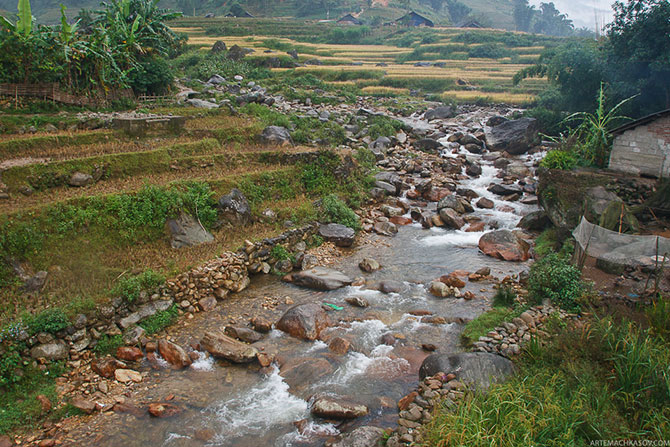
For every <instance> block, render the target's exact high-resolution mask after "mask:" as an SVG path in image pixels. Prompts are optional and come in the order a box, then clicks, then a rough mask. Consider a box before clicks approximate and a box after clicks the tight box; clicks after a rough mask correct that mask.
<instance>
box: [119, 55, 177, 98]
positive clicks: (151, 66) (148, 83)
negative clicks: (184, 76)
mask: <svg viewBox="0 0 670 447" xmlns="http://www.w3.org/2000/svg"><path fill="white" fill-rule="evenodd" d="M173 81H174V74H173V73H172V68H171V67H170V64H169V63H168V62H167V61H166V60H165V59H163V58H161V57H147V58H145V59H143V60H141V61H139V63H138V64H137V65H136V66H135V67H133V68H132V69H131V70H130V71H129V73H128V84H129V85H130V87H131V88H132V89H133V91H134V92H135V93H147V94H153V95H162V94H163V93H165V92H166V91H167V90H168V89H169V88H170V86H171V85H172V83H173Z"/></svg>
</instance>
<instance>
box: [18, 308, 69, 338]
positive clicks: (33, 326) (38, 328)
mask: <svg viewBox="0 0 670 447" xmlns="http://www.w3.org/2000/svg"><path fill="white" fill-rule="evenodd" d="M23 324H24V325H25V327H26V328H27V330H28V333H29V334H31V335H32V334H37V333H39V332H48V333H49V334H55V333H56V332H58V331H60V330H63V329H65V328H66V327H68V326H69V325H70V320H69V319H68V318H67V315H65V312H63V310H62V309H59V308H53V309H46V310H43V311H42V312H40V313H38V314H37V315H29V316H26V317H24V318H23Z"/></svg>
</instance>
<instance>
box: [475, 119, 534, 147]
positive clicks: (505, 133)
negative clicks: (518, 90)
mask: <svg viewBox="0 0 670 447" xmlns="http://www.w3.org/2000/svg"><path fill="white" fill-rule="evenodd" d="M485 134H486V144H487V146H488V148H489V150H491V151H500V152H501V151H506V152H507V153H509V154H512V155H521V154H525V153H526V152H528V150H529V149H530V148H531V147H532V146H533V145H534V144H535V143H536V142H537V136H538V125H537V120H536V119H535V118H521V119H518V120H512V121H505V122H503V123H501V124H499V125H497V126H495V127H487V128H486V130H485Z"/></svg>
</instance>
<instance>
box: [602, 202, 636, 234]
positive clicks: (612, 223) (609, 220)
mask: <svg viewBox="0 0 670 447" xmlns="http://www.w3.org/2000/svg"><path fill="white" fill-rule="evenodd" d="M598 225H600V226H601V227H603V228H607V229H608V230H612V231H616V232H619V233H627V234H637V233H639V231H640V223H639V222H638V220H637V218H636V217H635V216H634V215H633V213H632V212H631V211H630V209H629V208H628V207H627V206H626V205H624V203H623V202H621V201H617V200H613V201H611V202H610V203H609V204H608V205H607V207H606V208H605V211H603V213H602V215H601V216H600V220H599V221H598Z"/></svg>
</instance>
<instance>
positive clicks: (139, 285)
mask: <svg viewBox="0 0 670 447" xmlns="http://www.w3.org/2000/svg"><path fill="white" fill-rule="evenodd" d="M163 282H165V277H164V276H162V275H160V274H159V273H156V272H154V271H153V270H151V269H149V270H147V271H145V272H142V273H140V274H139V275H135V276H128V277H126V278H121V279H120V280H119V282H118V284H117V285H116V286H115V287H114V288H113V289H112V291H111V293H112V295H116V296H120V297H121V298H123V299H124V300H126V301H127V302H129V303H132V302H134V301H135V300H137V299H138V298H139V297H140V292H142V290H144V291H146V292H147V293H150V292H152V291H153V290H154V289H156V288H157V287H158V286H160V285H161V284H163Z"/></svg>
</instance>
